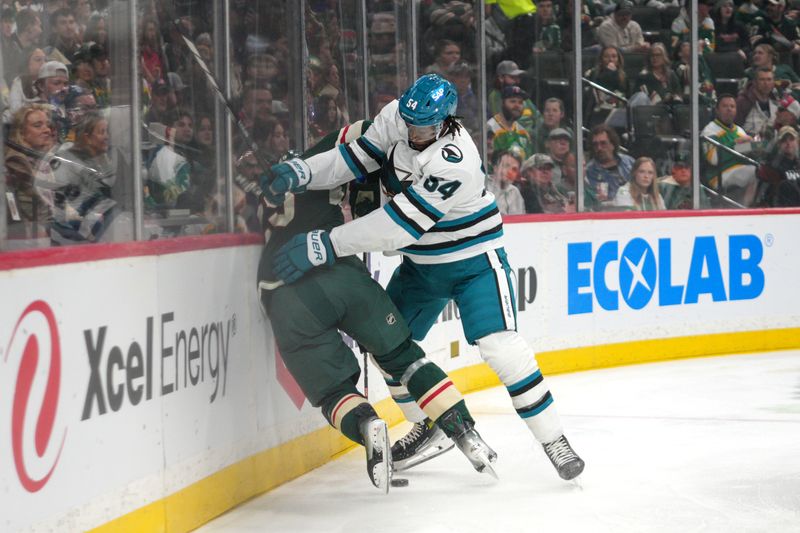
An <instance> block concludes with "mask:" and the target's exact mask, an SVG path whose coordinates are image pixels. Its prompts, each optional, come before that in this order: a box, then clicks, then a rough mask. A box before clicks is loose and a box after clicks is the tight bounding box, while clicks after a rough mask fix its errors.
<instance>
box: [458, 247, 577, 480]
mask: <svg viewBox="0 0 800 533" xmlns="http://www.w3.org/2000/svg"><path fill="white" fill-rule="evenodd" d="M468 262H469V263H471V265H469V266H470V269H469V270H471V271H472V276H471V277H470V278H469V279H468V280H467V281H465V282H464V283H462V284H460V285H459V286H458V287H457V290H456V294H455V300H456V304H457V305H458V307H459V310H460V312H461V321H462V325H463V327H464V333H465V336H466V338H467V340H468V341H469V342H470V343H472V344H477V345H478V348H479V350H480V353H481V356H482V357H483V359H484V361H486V363H487V364H488V365H489V366H490V367H491V368H492V370H494V371H495V373H496V374H497V375H498V377H499V378H500V380H501V381H502V382H503V384H504V385H505V386H506V389H507V390H508V393H509V395H510V396H511V401H512V403H513V405H514V408H515V409H516V411H517V414H518V415H519V416H520V417H521V418H522V420H523V421H524V422H525V424H526V425H527V426H528V428H529V429H530V431H531V432H532V433H533V435H534V437H535V438H536V440H538V441H539V442H540V443H541V444H542V446H543V447H544V449H545V452H546V453H547V456H548V457H549V458H550V460H551V462H553V465H554V466H555V467H556V470H557V471H558V474H559V475H560V476H561V477H562V478H564V479H572V478H574V477H576V476H577V475H579V474H580V473H581V472H582V471H583V467H584V463H583V460H581V459H580V457H578V455H577V454H576V453H575V452H574V450H572V448H571V446H570V445H569V442H568V441H567V439H566V437H565V436H564V430H563V428H562V426H561V420H560V417H559V416H558V413H557V411H556V408H555V406H554V405H553V396H552V394H551V393H550V390H549V389H548V387H547V383H546V382H545V380H544V377H543V376H542V373H541V371H540V370H539V365H538V363H537V362H536V356H535V355H534V353H533V349H531V347H530V345H529V344H528V343H527V342H526V341H525V339H524V338H522V336H521V335H520V334H519V333H518V332H517V322H516V318H517V317H516V314H517V312H516V309H517V308H516V300H515V296H514V294H515V293H514V287H513V282H512V278H511V268H510V267H509V265H508V260H507V258H506V254H505V251H504V250H503V249H498V250H495V251H492V252H489V253H487V254H483V255H482V256H479V257H476V258H472V259H468V260H465V261H463V262H462V263H468Z"/></svg>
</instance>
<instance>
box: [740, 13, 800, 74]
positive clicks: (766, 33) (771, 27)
mask: <svg viewBox="0 0 800 533" xmlns="http://www.w3.org/2000/svg"><path fill="white" fill-rule="evenodd" d="M764 11H765V12H766V16H765V17H758V18H756V19H754V20H753V25H752V26H753V27H752V28H751V32H752V33H753V36H752V37H751V42H752V43H753V45H757V44H762V43H763V44H769V45H772V47H773V48H775V50H776V51H777V52H778V54H779V55H780V57H781V58H782V59H783V60H784V61H785V62H787V63H790V62H791V61H790V60H789V57H791V54H798V53H800V28H798V27H797V22H796V21H795V20H793V19H790V18H789V17H787V16H786V0H766V2H765V3H764Z"/></svg>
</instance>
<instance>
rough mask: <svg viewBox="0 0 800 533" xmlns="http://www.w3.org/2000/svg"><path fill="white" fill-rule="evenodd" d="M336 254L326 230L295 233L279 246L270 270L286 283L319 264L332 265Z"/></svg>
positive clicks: (291, 281)
mask: <svg viewBox="0 0 800 533" xmlns="http://www.w3.org/2000/svg"><path fill="white" fill-rule="evenodd" d="M335 260H336V254H335V253H334V251H333V246H332V245H331V239H330V237H329V236H328V232H326V231H323V230H318V229H315V230H314V231H309V232H308V233H300V234H299V235H295V236H294V237H292V238H291V239H289V242H287V243H286V244H284V245H283V246H281V248H280V250H278V251H277V253H276V254H275V257H274V258H273V260H272V272H273V274H275V276H276V277H277V278H278V279H280V280H283V282H284V283H286V284H287V285H288V284H289V283H294V282H295V281H297V280H298V279H300V278H301V277H303V274H305V273H306V272H308V271H309V270H311V269H312V268H314V267H317V266H320V265H332V264H333V262H334V261H335Z"/></svg>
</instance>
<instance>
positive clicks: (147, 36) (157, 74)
mask: <svg viewBox="0 0 800 533" xmlns="http://www.w3.org/2000/svg"><path fill="white" fill-rule="evenodd" d="M139 60H140V61H141V64H142V76H143V77H144V79H145V80H147V83H148V84H149V85H151V86H152V85H153V84H154V83H156V81H158V80H160V79H165V78H166V75H167V68H166V60H165V59H164V54H163V51H162V47H161V34H160V33H159V31H158V23H157V22H156V21H155V20H153V19H152V18H145V19H143V20H142V22H141V26H140V30H139ZM162 124H165V123H163V122H162Z"/></svg>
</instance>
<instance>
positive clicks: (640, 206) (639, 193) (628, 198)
mask: <svg viewBox="0 0 800 533" xmlns="http://www.w3.org/2000/svg"><path fill="white" fill-rule="evenodd" d="M631 173H632V174H633V179H632V180H631V181H629V182H628V183H626V184H625V185H623V186H622V187H620V188H619V190H618V191H617V195H616V196H615V197H614V201H613V205H614V207H618V208H622V209H626V210H631V211H659V210H662V209H664V200H663V198H661V194H660V193H659V192H658V182H657V181H656V163H655V161H653V160H652V159H650V158H649V157H640V158H639V159H637V160H636V162H634V164H633V169H632V171H631Z"/></svg>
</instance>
